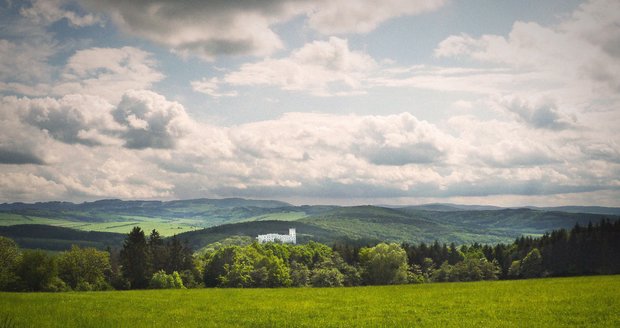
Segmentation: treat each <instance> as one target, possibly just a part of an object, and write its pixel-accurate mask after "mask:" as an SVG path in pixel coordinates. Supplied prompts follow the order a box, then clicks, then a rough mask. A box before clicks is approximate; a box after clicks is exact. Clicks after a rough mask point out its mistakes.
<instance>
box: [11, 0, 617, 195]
mask: <svg viewBox="0 0 620 328" xmlns="http://www.w3.org/2000/svg"><path fill="white" fill-rule="evenodd" d="M0 1H3V2H0V3H1V4H0V6H1V8H0V202H13V201H26V202H33V201H47V200H68V201H76V202H77V201H86V200H94V199H100V198H121V199H186V198H199V197H213V198H220V197H248V198H259V199H280V200H284V201H289V202H293V203H295V204H316V203H323V204H364V203H372V204H417V203H427V202H455V203H469V204H472V203H476V204H493V205H565V204H577V205H608V206H609V205H610V206H620V137H619V133H618V130H619V127H620V2H619V1H617V0H591V1H573V0H545V1H540V0H523V1H507V0H506V1H503V0H502V1H498V0H470V1H466V0H426V1H425V0H384V1H371V0H357V1H352V0H325V1H324V0H316V1H306V0H264V1H253V0H243V1H227V0H213V1H199V0H183V1H173V0H160V1H146V0H134V1H123V0H79V1H64V0H33V1H17V0H13V1H11V0H8V1H7V0H0Z"/></svg>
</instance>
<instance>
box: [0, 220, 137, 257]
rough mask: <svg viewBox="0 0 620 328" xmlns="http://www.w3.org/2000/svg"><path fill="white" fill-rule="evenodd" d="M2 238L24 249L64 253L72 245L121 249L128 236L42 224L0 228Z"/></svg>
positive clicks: (101, 248)
mask: <svg viewBox="0 0 620 328" xmlns="http://www.w3.org/2000/svg"><path fill="white" fill-rule="evenodd" d="M0 236H4V237H8V238H11V239H13V240H15V242H16V243H17V244H18V245H19V246H20V247H22V248H31V249H37V248H38V249H45V250H52V251H63V250H68V249H70V248H71V245H78V246H80V247H94V248H97V249H100V250H103V249H105V248H106V247H108V246H109V247H111V248H116V247H121V245H122V244H123V240H125V237H126V236H127V235H126V234H118V233H109V232H98V231H79V230H75V229H69V228H62V227H54V226H48V225H40V224H24V225H14V226H8V227H0Z"/></svg>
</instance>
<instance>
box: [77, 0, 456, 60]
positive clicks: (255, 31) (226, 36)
mask: <svg viewBox="0 0 620 328" xmlns="http://www.w3.org/2000/svg"><path fill="white" fill-rule="evenodd" d="M82 3H84V4H85V5H86V6H87V7H88V8H92V9H94V10H99V11H103V12H106V13H108V14H109V16H110V17H111V19H112V20H113V21H114V22H115V23H116V24H117V25H118V26H120V27H121V28H122V29H123V30H124V31H126V32H128V33H130V34H133V35H136V36H139V37H143V38H146V39H149V40H152V41H155V42H157V43H159V44H162V45H165V46H167V47H170V48H171V49H172V50H173V51H174V52H177V53H179V54H181V55H195V56H199V57H202V58H203V59H206V60H213V59H214V58H215V57H217V56H221V55H256V56H266V55H270V54H272V53H274V52H275V51H277V50H280V49H282V48H283V47H284V45H283V42H282V40H281V39H280V37H279V36H278V35H277V34H276V33H275V32H274V30H273V27H274V26H276V25H279V24H284V23H286V22H289V21H290V20H292V19H293V18H295V17H299V16H305V17H307V18H308V23H309V26H311V27H312V28H313V29H315V30H318V31H319V32H322V33H326V34H333V33H366V32H369V31H371V30H373V29H375V28H376V27H377V26H378V25H379V24H381V23H382V22H384V21H387V20H389V19H391V18H394V17H398V16H405V15H416V14H420V13H424V12H428V11H432V10H437V9H438V8H440V7H442V6H443V5H444V3H445V1H444V0H434V1H418V0H416V1H411V0H409V1H403V0H391V1H381V2H373V1H354V2H352V1H348V0H336V1H334V0H330V1H326V0H318V1H310V0H301V1H298V0H270V1H215V2H214V1H184V2H183V3H179V2H178V1H170V0H168V1H158V2H151V1H146V0H142V1H118V0H104V1H100V0H99V1H95V0H83V1H82Z"/></svg>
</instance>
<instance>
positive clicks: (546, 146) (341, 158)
mask: <svg viewBox="0 0 620 328" xmlns="http://www.w3.org/2000/svg"><path fill="white" fill-rule="evenodd" d="M13 98H14V97H13ZM65 98H66V97H65ZM18 100H19V99H18ZM18 100H15V99H13V101H18ZM21 101H23V100H21ZM39 101H49V100H45V99H42V100H39ZM18 102H19V101H18ZM58 102H59V105H58V106H59V108H60V107H62V105H63V104H64V105H66V103H67V102H68V100H66V99H64V98H62V99H59V100H58ZM23 106H25V105H23ZM48 107H50V108H52V109H53V108H54V107H53V106H50V105H49V104H48ZM23 108H26V107H23ZM61 112H62V111H61ZM109 115H110V117H111V118H112V119H113V121H112V122H108V123H107V124H106V126H107V125H108V124H109V125H110V126H109V127H108V128H107V129H108V131H110V130H112V129H111V127H114V129H115V130H114V131H113V132H111V131H110V132H109V133H110V137H112V138H116V139H115V140H116V143H101V144H100V145H98V146H97V147H96V148H93V147H92V146H87V145H85V144H84V143H80V142H78V143H75V144H70V143H68V142H66V140H67V139H66V138H65V137H58V136H56V137H55V136H54V134H50V133H48V132H46V131H47V130H43V128H40V127H39V126H37V125H33V124H34V123H29V122H28V121H27V120H25V119H24V118H19V119H18V120H17V123H20V124H21V125H16V124H17V123H15V120H11V119H10V118H9V117H8V115H6V113H5V114H4V116H0V118H2V120H3V121H2V122H3V123H2V124H3V129H2V133H0V135H2V136H3V138H0V150H4V149H9V150H11V151H12V150H19V149H30V150H31V151H29V152H28V154H35V155H36V156H38V157H37V158H39V159H42V160H44V161H45V164H46V165H24V164H27V163H30V164H37V163H36V162H37V161H36V159H33V158H27V157H25V156H17V155H16V154H11V153H8V154H9V155H10V158H9V159H8V160H5V159H6V158H4V157H2V156H0V159H2V161H3V166H4V167H6V168H7V169H6V170H3V174H5V175H7V176H10V181H25V182H28V183H33V184H35V185H38V186H41V188H42V189H41V190H42V191H38V192H35V193H34V195H39V193H41V194H43V193H44V191H45V192H47V193H48V194H47V196H44V195H39V196H41V197H39V199H42V198H43V199H49V198H54V197H59V198H63V197H64V198H72V199H76V198H78V199H92V198H101V197H110V196H116V197H123V198H153V197H160V198H161V197H165V198H184V197H196V195H197V193H199V194H201V195H204V196H209V197H223V196H248V197H265V198H268V197H277V198H281V197H282V198H286V197H290V196H291V195H295V196H297V197H307V198H315V199H319V198H322V197H332V198H333V199H338V198H343V199H344V198H351V197H353V198H357V197H359V198H360V199H371V198H372V199H377V198H383V199H387V198H392V197H472V196H481V195H505V194H523V195H527V194H554V193H571V192H584V191H587V190H607V189H613V188H617V186H618V185H620V182H618V181H617V179H616V178H612V177H613V176H614V174H617V173H618V172H620V161H617V160H616V161H614V160H610V158H616V157H617V154H618V146H617V145H615V144H614V143H610V142H609V140H606V139H605V138H604V136H603V135H593V136H588V137H587V138H580V137H582V136H583V135H582V133H583V132H582V131H581V130H575V129H568V130H565V131H563V132H562V133H561V134H555V133H554V134H549V133H548V131H547V130H545V129H529V128H527V127H526V126H524V125H522V124H519V123H518V122H514V121H495V120H489V121H480V120H478V119H477V118H475V117H469V116H461V117H456V118H453V119H451V120H450V121H449V122H448V124H447V125H444V126H438V125H436V124H432V123H429V122H426V121H423V120H420V119H418V118H416V117H415V116H413V115H411V114H409V113H402V114H398V115H386V116H360V115H333V114H318V113H315V114H313V113H288V114H285V115H283V116H281V117H279V118H277V119H272V120H266V121H259V122H253V123H246V124H241V125H235V126H230V127H222V126H215V125H210V124H207V123H201V122H196V121H193V120H191V118H189V117H188V116H187V115H186V114H185V112H184V109H183V107H182V106H181V105H179V104H177V103H175V102H171V101H168V100H166V99H165V98H163V97H162V96H159V95H157V94H154V93H152V92H149V91H130V92H128V93H127V94H126V95H125V96H124V97H123V100H122V101H121V102H120V103H119V104H118V105H116V106H112V109H110V111H109ZM25 117H28V116H25ZM5 122H6V123H5ZM10 122H13V123H10ZM5 126H15V128H14V129H11V130H8V129H4V127H5ZM101 130H103V128H101ZM5 131H9V132H5ZM18 131H24V132H23V133H26V134H29V135H33V136H36V138H35V139H34V140H37V144H43V145H44V146H42V148H44V150H45V152H40V151H41V150H40V149H39V150H37V149H36V148H34V147H33V146H32V145H25V144H19V145H14V144H8V143H7V142H5V141H7V140H20V139H19V138H20V136H21V135H19V134H18ZM95 132H97V133H100V131H99V130H96V131H95ZM63 138H65V140H63ZM24 139H26V140H33V139H32V138H30V139H29V138H24ZM2 140H4V141H2ZM122 146H124V147H122ZM20 147H21V148H20ZM37 151H39V153H37ZM593 153H597V154H598V155H597V156H593V155H592V154H593ZM3 154H7V152H5V153H2V152H1V151H0V155H3ZM5 157H6V156H5ZM74 158H80V161H75V160H73V159H74ZM593 158H596V160H593ZM616 159H617V158H616ZM19 164H21V165H19ZM16 167H24V168H28V169H24V168H22V169H17V168H16ZM15 188H17V187H13V189H15ZM17 189H19V188H17ZM27 192H30V190H28V189H27V188H26V187H24V188H22V189H20V190H15V194H14V195H13V196H7V198H6V199H20V197H25V196H24V195H26V194H27Z"/></svg>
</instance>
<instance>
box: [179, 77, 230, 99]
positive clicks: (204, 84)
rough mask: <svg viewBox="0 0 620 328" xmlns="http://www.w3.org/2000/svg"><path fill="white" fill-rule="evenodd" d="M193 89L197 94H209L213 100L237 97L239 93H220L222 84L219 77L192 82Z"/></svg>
mask: <svg viewBox="0 0 620 328" xmlns="http://www.w3.org/2000/svg"><path fill="white" fill-rule="evenodd" d="M190 84H191V86H192V89H193V90H194V91H196V92H200V93H204V94H207V95H209V96H211V97H213V98H219V97H236V96H237V95H238V94H239V93H238V92H237V91H234V90H233V91H227V92H222V91H220V85H221V82H220V80H219V79H218V78H217V77H213V78H210V79H206V78H203V79H202V80H198V81H192V82H191V83H190Z"/></svg>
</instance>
